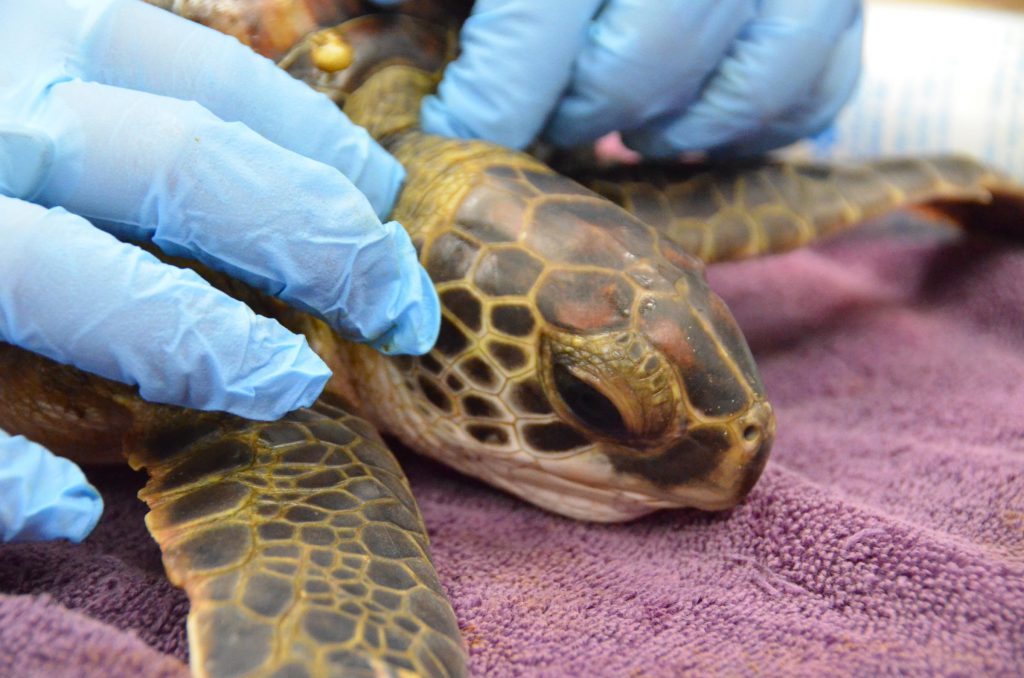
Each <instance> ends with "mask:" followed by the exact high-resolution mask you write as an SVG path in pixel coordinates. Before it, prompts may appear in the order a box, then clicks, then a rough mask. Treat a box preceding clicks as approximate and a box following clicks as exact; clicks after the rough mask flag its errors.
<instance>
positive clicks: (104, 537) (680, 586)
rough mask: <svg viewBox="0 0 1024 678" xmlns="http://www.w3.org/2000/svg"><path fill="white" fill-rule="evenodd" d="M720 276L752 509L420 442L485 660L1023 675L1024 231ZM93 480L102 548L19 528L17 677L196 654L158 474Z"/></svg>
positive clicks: (432, 518)
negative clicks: (716, 505) (610, 505)
mask: <svg viewBox="0 0 1024 678" xmlns="http://www.w3.org/2000/svg"><path fill="white" fill-rule="evenodd" d="M711 279H712V285H713V286H715V287H716V288H717V289H718V290H719V291H720V292H721V293H722V294H723V296H724V297H725V298H726V301H728V302H729V304H730V306H731V307H732V308H733V310H734V312H735V314H736V316H737V318H738V319H739V321H740V324H741V325H742V326H743V328H744V330H745V331H746V333H747V336H748V337H749V339H750V343H751V346H752V348H753V351H754V354H755V356H756V357H757V358H758V360H759V362H760V364H761V367H762V371H763V374H764V377H765V382H766V384H767V387H768V392H769V395H770V396H771V397H772V399H773V401H774V403H775V405H776V408H777V412H778V425H779V435H778V440H777V442H776V444H775V449H774V452H773V457H772V459H771V461H770V463H769V465H768V469H767V471H766V472H765V475H764V478H763V479H762V481H761V482H760V484H759V485H758V486H757V487H756V488H755V490H754V492H753V493H752V495H751V496H750V498H749V499H748V500H747V501H746V503H744V504H743V505H742V506H740V507H738V508H736V509H735V510H733V511H730V512H727V513H722V514H715V515H712V514H705V513H701V512H698V511H673V512H663V513H661V514H658V515H654V516H650V517H648V518H645V519H641V520H638V521H636V522H633V523H630V524H627V525H615V526H602V525H589V524H582V523H576V522H572V521H570V520H565V519H561V518H558V517H555V516H552V515H548V514H546V513H543V512H541V511H539V510H537V509H534V508H531V507H530V506H528V505H526V504H524V503H522V502H519V501H517V500H514V499H512V498H510V497H508V496H506V495H504V494H502V493H501V492H498V491H496V490H493V489H490V488H488V487H486V486H484V485H482V484H479V483H477V482H474V481H472V480H468V479H465V478H462V477H460V476H458V475H456V474H454V473H452V472H450V471H448V470H446V469H444V468H441V467H440V466H437V465H434V464H431V463H429V462H426V461H422V460H419V459H417V458H410V457H408V456H406V458H405V459H404V461H405V465H406V468H407V470H408V471H409V476H410V478H411V480H412V484H413V486H414V489H415V490H416V494H417V496H418V497H419V500H420V505H421V506H422V508H423V513H424V516H425V518H426V520H427V523H428V525H429V526H430V529H431V534H432V538H433V542H434V555H435V558H436V563H437V567H438V570H439V571H440V574H441V579H442V580H443V582H444V584H445V586H446V587H447V588H448V591H449V592H450V594H451V596H452V600H453V601H454V605H455V611H456V613H457V615H458V617H459V621H460V623H461V625H462V630H463V634H464V636H465V639H466V642H467V644H468V647H469V650H470V653H471V658H472V659H471V661H472V668H473V671H474V674H475V675H478V676H514V675H527V676H578V675H588V676H627V675H629V676H632V675H635V676H640V675H642V676H675V675H680V674H685V673H692V674H695V675H704V674H730V675H736V674H751V673H765V674H775V675H780V674H783V675H798V674H803V675H821V674H823V673H828V674H836V673H839V674H857V675H873V674H876V673H879V672H882V671H885V672H888V673H896V672H899V673H908V674H944V675H978V674H987V675H1021V674H1022V673H1024V249H1022V248H1020V247H1019V246H1007V245H1006V244H1005V243H1002V244H993V243H985V242H975V241H971V242H941V241H938V242H937V241H936V239H935V238H931V237H922V236H920V235H919V234H918V235H915V234H914V233H910V234H906V233H904V234H903V235H902V236H895V237H894V236H883V235H879V234H877V233H876V234H873V235H870V236H861V237H859V238H850V239H847V240H845V241H842V242H835V243H832V244H828V245H825V246H823V247H819V248H817V249H813V250H803V251H799V252H794V253H791V254H788V255H784V256H779V257H774V258H771V259H766V260H761V261H754V262H748V263H743V264H735V265H729V266H720V267H716V268H714V269H713V271H712V274H711ZM90 476H91V477H92V478H93V479H94V480H95V482H96V483H97V485H99V487H100V489H101V490H102V491H103V493H104V495H105V496H106V498H107V501H108V504H109V508H108V511H107V514H106V516H105V518H104V520H103V522H102V523H101V524H100V526H99V528H98V529H97V531H96V533H95V534H94V535H93V536H92V537H90V539H89V540H87V542H86V543H85V544H83V545H80V546H72V545H69V544H46V545H25V544H22V545H9V546H5V547H2V548H0V592H3V593H4V594H7V595H6V597H0V675H4V676H17V675H43V674H45V675H58V672H57V669H59V667H61V666H64V667H65V672H66V673H67V674H68V675H75V676H115V675H141V674H146V673H151V674H152V675H158V676H174V675H184V673H185V671H186V670H185V667H184V664H182V663H181V662H183V661H184V660H185V659H186V657H185V653H186V649H185V639H184V620H185V614H186V611H187V602H186V600H185V598H184V596H183V595H182V594H181V593H180V592H179V591H177V590H176V589H174V588H173V587H171V586H170V584H168V583H167V581H166V579H165V578H164V576H163V573H162V570H161V566H160V561H159V553H158V551H157V549H156V547H155V546H154V545H153V544H152V542H151V541H150V540H149V538H148V536H147V534H146V531H145V528H144V526H143V523H142V517H143V514H144V507H143V506H142V505H141V504H140V503H139V502H138V501H137V500H136V499H134V493H135V492H136V491H137V489H138V488H139V486H140V485H141V483H142V482H143V478H142V477H141V476H139V475H136V474H133V473H131V472H130V471H127V470H126V469H105V470H104V469H93V470H91V471H90ZM140 667H145V671H142V672H140Z"/></svg>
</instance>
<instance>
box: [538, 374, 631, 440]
mask: <svg viewBox="0 0 1024 678" xmlns="http://www.w3.org/2000/svg"><path fill="white" fill-rule="evenodd" d="M553 372H554V377H555V388H556V389H558V395H559V396H560V397H561V398H562V402H563V403H565V406H566V407H567V408H569V410H570V411H571V412H572V413H573V415H575V416H576V418H577V419H579V420H580V421H581V422H583V423H584V424H586V425H587V426H588V427H590V428H592V429H594V430H595V431H597V432H599V433H603V434H604V435H608V436H615V437H620V438H624V437H627V436H628V435H629V430H628V429H627V428H626V422H625V421H624V420H623V418H622V414H621V413H620V412H619V408H617V407H616V406H615V403H613V402H612V401H611V400H609V399H608V397H607V396H605V395H604V394H603V393H601V392H600V391H598V390H597V389H596V388H594V387H593V386H591V385H590V384H588V383H586V382H584V381H583V380H582V379H580V378H579V377H577V376H576V375H574V374H573V373H572V372H571V371H570V370H569V368H568V367H566V366H565V365H558V364H556V365H555V366H554V370H553Z"/></svg>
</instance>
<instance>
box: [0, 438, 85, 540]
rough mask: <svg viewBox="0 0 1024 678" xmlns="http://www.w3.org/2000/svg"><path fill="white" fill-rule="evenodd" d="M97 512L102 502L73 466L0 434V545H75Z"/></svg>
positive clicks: (23, 441) (41, 450)
mask: <svg viewBox="0 0 1024 678" xmlns="http://www.w3.org/2000/svg"><path fill="white" fill-rule="evenodd" d="M102 512H103V500H102V499H100V495H99V493H98V492H97V491H96V488H94V487H93V486H92V485H90V484H89V483H88V482H87V481H86V480H85V476H83V475H82V472H81V471H80V470H79V468H78V467H77V466H75V465H74V464H72V463H71V462H70V461H68V460H67V459H62V458H61V457H55V456H54V455H52V454H50V453H49V452H48V451H47V450H45V449H44V448H42V447H40V446H39V445H36V444H35V443H33V442H31V441H29V440H26V439H25V438H23V437H22V436H14V437H11V436H9V435H7V434H6V433H4V432H3V431H0V541H38V540H45V539H70V540H71V541H73V542H79V541H82V540H83V539H85V537H86V535H88V534H89V532H91V531H92V528H93V527H95V526H96V522H97V521H98V520H99V519H100V514H101V513H102Z"/></svg>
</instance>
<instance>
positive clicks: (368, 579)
mask: <svg viewBox="0 0 1024 678" xmlns="http://www.w3.org/2000/svg"><path fill="white" fill-rule="evenodd" d="M213 422H214V423H212V424H210V425H209V426H203V425H199V426H197V420H196V416H195V413H188V414H186V415H183V416H182V417H181V419H180V420H179V421H177V422H175V421H173V420H164V421H162V422H161V423H160V425H158V426H154V427H150V428H147V430H146V434H145V437H144V438H143V439H142V440H140V441H138V442H137V444H135V445H131V447H132V448H134V449H135V450H136V451H134V452H131V453H130V454H129V460H130V462H131V464H132V466H134V467H145V468H146V469H147V470H148V471H149V473H150V475H151V478H150V481H149V483H148V484H147V486H146V488H145V489H144V490H143V491H142V492H141V493H140V496H141V498H142V499H144V500H145V501H146V502H147V504H148V505H149V507H150V513H149V514H148V515H147V517H146V524H147V526H148V527H149V530H150V532H151V533H152V534H153V537H154V538H155V539H156V541H157V542H158V543H159V545H160V548H161V549H162V551H163V557H164V565H165V567H166V569H167V573H168V576H169V577H170V579H171V581H172V582H173V583H175V584H176V585H178V586H181V587H183V588H184V589H185V591H186V592H187V593H188V598H189V602H190V603H191V610H190V612H189V617H188V637H189V647H190V653H191V665H192V669H193V672H194V673H195V675H197V676H216V677H220V676H309V677H310V678H315V677H319V676H323V677H326V676H346V677H348V676H357V677H358V676H399V675H420V676H459V675H464V674H465V673H466V668H465V656H464V653H463V650H462V647H461V640H460V635H459V629H458V626H457V623H456V620H455V615H454V613H453V612H452V609H451V607H450V605H449V603H448V601H447V599H446V597H445V593H444V591H443V589H442V588H441V585H440V583H439V582H438V579H437V575H436V573H435V571H434V568H433V565H432V564H431V562H430V557H429V554H428V550H427V548H428V539H427V532H426V528H425V527H424V525H423V521H422V518H421V517H420V514H419V511H418V509H417V507H416V504H415V502H414V500H413V497H412V494H411V493H410V490H409V487H408V484H407V481H406V479H405V477H404V475H403V473H402V471H401V469H400V468H399V466H398V464H397V462H396V461H395V459H394V458H393V457H392V455H391V453H390V452H389V451H388V450H387V448H386V447H385V446H384V444H383V443H382V442H381V441H380V439H379V438H377V436H376V434H375V432H374V431H373V430H372V429H371V428H370V427H369V425H368V424H366V423H365V422H364V421H362V420H361V419H358V418H357V417H355V416H352V415H350V414H347V413H346V412H344V411H343V410H341V409H339V408H337V407H333V406H330V405H327V404H325V403H323V402H322V401H321V402H319V403H317V404H316V405H314V407H313V408H312V409H305V410H298V411H296V412H293V413H291V414H290V415H288V416H287V417H286V418H284V419H283V420H280V421H277V422H254V421H247V420H242V419H234V418H224V417H218V418H216V419H215V420H213ZM197 436H198V437H197Z"/></svg>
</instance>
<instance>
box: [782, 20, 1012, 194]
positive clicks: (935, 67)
mask: <svg viewBox="0 0 1024 678" xmlns="http://www.w3.org/2000/svg"><path fill="white" fill-rule="evenodd" d="M865 11H866V15H865V20H866V24H865V27H866V28H865V36H864V70H863V74H862V78H861V83H860V88H859V90H858V93H857V94H856V95H855V97H854V99H853V101H852V102H851V103H850V105H849V106H848V107H847V109H846V110H845V111H844V112H843V113H841V114H840V116H839V119H838V120H837V121H836V124H835V126H834V127H833V128H831V129H830V130H828V131H827V132H825V133H823V134H822V135H820V136H819V137H818V138H817V139H814V140H812V141H809V142H804V143H802V144H800V145H799V146H798V147H797V148H795V149H794V151H795V152H797V153H798V154H800V155H804V154H810V155H811V156H813V157H817V158H869V157H874V156H878V155H903V154H914V153H928V152H931V153H935V152H946V151H954V152H957V151H958V152H964V153H968V154H970V155H973V156H975V157H979V158H982V159H984V160H986V161H988V162H989V163H990V164H992V165H993V166H995V167H997V168H1000V169H1002V170H1004V171H1006V172H1009V173H1010V174H1011V175H1013V176H1015V177H1016V178H1017V179H1020V180H1021V181H1024V13H1015V12H1010V11H999V10H991V9H975V8H970V7H957V6H952V7H951V6H947V5H934V4H928V3H922V2H914V3H901V2H888V1H886V2H883V1H881V0H876V1H875V2H869V3H867V7H866V10H865Z"/></svg>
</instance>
